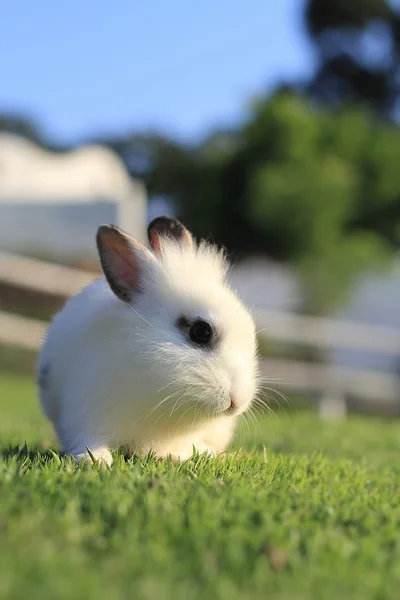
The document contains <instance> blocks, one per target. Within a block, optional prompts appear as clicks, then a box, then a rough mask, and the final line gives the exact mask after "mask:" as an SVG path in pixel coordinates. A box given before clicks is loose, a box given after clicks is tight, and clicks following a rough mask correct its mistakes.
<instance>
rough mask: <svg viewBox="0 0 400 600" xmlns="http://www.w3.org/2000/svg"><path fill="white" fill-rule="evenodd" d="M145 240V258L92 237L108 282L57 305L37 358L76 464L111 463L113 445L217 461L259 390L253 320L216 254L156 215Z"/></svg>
mask: <svg viewBox="0 0 400 600" xmlns="http://www.w3.org/2000/svg"><path fill="white" fill-rule="evenodd" d="M148 236H149V242H150V246H151V249H152V252H151V251H150V250H148V249H147V248H145V247H144V246H143V245H142V244H141V243H140V242H138V241H136V240H135V239H133V238H132V237H130V236H129V235H128V234H127V233H125V232H124V231H122V230H121V229H119V228H118V227H115V226H113V225H103V226H101V227H99V229H98V232H97V247H98V251H99V255H100V260H101V264H102V268H103V271H104V275H105V277H103V278H102V279H100V280H98V281H96V282H94V283H93V284H91V285H89V286H87V287H86V288H84V289H83V290H82V291H81V292H80V293H79V294H77V295H76V296H74V297H73V298H71V299H70V300H69V301H68V302H67V303H66V305H65V306H64V308H63V309H62V310H61V311H60V312H59V313H58V314H57V315H56V316H55V318H54V320H53V322H52V324H51V325H50V328H49V330H48V333H47V336H46V340H45V342H44V345H43V348H42V351H41V355H40V358H39V363H38V373H37V375H38V377H37V378H38V385H39V394H40V399H41V403H42V405H43V408H44V411H45V413H46V415H47V417H48V418H49V419H50V421H52V423H53V425H54V428H55V431H56V433H57V436H58V438H59V441H60V443H61V444H62V447H63V449H64V450H65V452H66V453H67V454H70V455H73V456H75V457H76V458H77V459H87V458H89V457H90V453H91V454H92V455H93V456H94V458H96V459H100V460H103V461H105V462H106V463H107V464H111V462H112V455H111V452H110V450H112V449H114V448H118V447H120V446H125V447H128V448H130V450H131V452H133V453H138V454H144V453H147V452H149V451H150V450H152V451H153V452H155V454H156V455H158V456H160V457H167V456H171V457H172V458H173V459H174V460H184V459H186V458H188V457H190V456H191V455H192V453H193V447H195V448H196V450H197V451H198V452H200V453H203V452H208V453H209V454H211V455H215V454H217V453H220V452H222V451H223V450H225V448H226V447H227V445H228V444H229V442H230V440H231V437H232V435H233V432H234V428H235V424H236V421H237V417H238V415H240V414H241V413H243V412H244V411H245V410H246V409H247V408H249V406H250V404H251V402H252V398H253V396H254V394H255V392H256V382H257V376H258V359H257V350H256V335H255V327H254V322H253V319H252V317H251V316H250V314H249V313H248V312H247V310H246V309H245V308H244V307H243V305H242V304H241V302H240V301H239V300H238V298H237V297H236V296H235V295H234V293H233V292H232V291H231V290H230V288H229V287H228V284H227V282H226V275H227V267H228V265H227V262H226V260H225V257H224V255H223V254H222V253H221V251H219V250H218V249H217V248H216V247H214V246H211V245H209V244H207V243H206V242H201V243H200V244H196V243H195V241H194V240H193V238H192V236H191V234H190V233H189V231H188V230H187V229H186V228H185V227H184V226H183V225H182V224H181V223H180V222H179V221H176V220H174V219H169V218H166V217H158V218H157V219H155V220H154V221H153V222H152V223H151V224H150V225H149V228H148ZM88 448H89V450H90V453H89V452H88Z"/></svg>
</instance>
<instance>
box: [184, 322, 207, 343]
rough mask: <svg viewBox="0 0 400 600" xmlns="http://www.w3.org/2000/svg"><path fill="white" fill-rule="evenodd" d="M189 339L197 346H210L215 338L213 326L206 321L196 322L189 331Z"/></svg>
mask: <svg viewBox="0 0 400 600" xmlns="http://www.w3.org/2000/svg"><path fill="white" fill-rule="evenodd" d="M189 337H190V339H191V340H192V342H194V343H195V344H200V345H201V346H208V345H209V344H210V343H211V340H212V337H213V330H212V328H211V325H209V324H208V323H206V322H205V321H195V322H194V323H193V325H191V327H190V329H189Z"/></svg>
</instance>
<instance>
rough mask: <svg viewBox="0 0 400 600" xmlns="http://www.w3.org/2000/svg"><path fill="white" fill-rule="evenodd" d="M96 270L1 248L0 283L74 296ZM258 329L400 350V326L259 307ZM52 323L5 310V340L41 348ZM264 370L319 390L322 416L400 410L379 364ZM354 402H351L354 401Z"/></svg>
mask: <svg viewBox="0 0 400 600" xmlns="http://www.w3.org/2000/svg"><path fill="white" fill-rule="evenodd" d="M96 277H98V275H97V274H95V273H90V272H87V271H81V270H77V269H71V268H67V267H60V266H58V265H54V264H51V263H44V262H41V261H38V260H33V259H26V258H22V257H19V256H15V255H9V254H0V283H1V282H2V283H3V284H4V283H6V284H8V285H11V286H15V287H17V288H20V289H21V290H23V289H28V290H31V291H36V292H39V293H42V294H46V295H56V296H58V297H65V298H67V297H69V296H70V295H72V294H74V293H76V292H77V291H79V290H80V289H81V288H82V287H83V286H84V285H86V284H88V283H90V282H92V281H93V280H94V279H95V278H96ZM254 315H255V319H256V321H257V326H258V329H259V330H260V329H262V330H263V335H265V337H266V338H267V339H268V340H271V341H275V342H280V343H284V344H288V345H289V346H294V345H296V344H301V345H302V346H303V347H304V346H309V347H313V348H317V349H320V350H321V351H323V350H331V349H337V348H341V349H360V350H363V351H371V352H374V353H383V354H388V355H391V356H396V357H397V356H398V357H399V359H400V331H399V330H398V329H394V328H388V327H375V326H374V327H372V326H368V325H360V324H355V323H345V322H339V321H336V320H333V319H321V318H318V319H317V318H314V317H307V316H299V315H295V314H290V313H284V312H277V311H271V310H263V311H257V310H255V311H254ZM46 326H47V324H46V323H44V322H40V321H36V320H32V319H27V318H25V317H21V316H17V315H11V314H10V313H4V312H0V342H1V343H3V344H14V345H19V346H23V347H26V348H29V349H33V350H36V349H38V348H39V346H40V344H41V341H42V339H43V335H44V332H45V330H46ZM262 372H263V375H264V376H265V378H266V380H268V379H270V381H271V383H270V384H266V385H270V386H271V387H272V388H275V389H282V390H285V391H287V392H288V393H289V394H290V392H291V391H292V392H293V391H294V392H297V393H300V394H303V395H307V396H309V395H315V396H316V397H317V399H318V407H319V411H320V413H321V415H322V416H326V417H329V416H331V417H332V416H343V415H344V414H345V413H346V411H347V408H348V406H349V403H350V406H351V405H352V406H353V407H356V409H357V410H367V411H370V412H377V413H385V414H392V415H399V416H400V378H399V377H397V376H396V375H394V374H390V373H385V372H382V371H375V370H368V371H366V370H361V369H350V368H345V367H338V366H335V365H332V364H330V363H323V364H321V363H307V362H301V361H293V360H286V359H276V358H265V359H263V361H262ZM351 403H352V404H351Z"/></svg>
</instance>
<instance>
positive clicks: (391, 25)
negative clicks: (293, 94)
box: [304, 0, 400, 116]
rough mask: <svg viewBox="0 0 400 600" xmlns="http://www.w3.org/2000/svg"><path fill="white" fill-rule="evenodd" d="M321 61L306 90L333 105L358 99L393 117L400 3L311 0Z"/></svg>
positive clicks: (399, 83) (399, 68)
mask: <svg viewBox="0 0 400 600" xmlns="http://www.w3.org/2000/svg"><path fill="white" fill-rule="evenodd" d="M304 18H305V23H306V27H307V31H308V33H309V35H310V37H311V39H312V41H313V42H314V44H315V47H316V50H317V57H318V66H317V70H316V73H315V76H314V77H313V78H312V81H311V82H310V83H309V85H307V86H306V90H307V92H308V93H309V94H311V96H312V97H313V98H315V99H317V100H318V101H322V102H324V103H327V104H329V105H332V106H337V105H339V104H342V103H349V102H357V103H363V104H367V105H368V106H370V107H372V108H373V109H374V110H376V111H378V112H379V113H381V114H383V115H386V116H388V115H389V116H392V115H393V114H394V112H395V110H396V107H397V103H398V97H399V91H400V79H399V74H400V6H399V3H398V2H397V1H390V0H351V1H348V0H307V2H306V6H305V11H304Z"/></svg>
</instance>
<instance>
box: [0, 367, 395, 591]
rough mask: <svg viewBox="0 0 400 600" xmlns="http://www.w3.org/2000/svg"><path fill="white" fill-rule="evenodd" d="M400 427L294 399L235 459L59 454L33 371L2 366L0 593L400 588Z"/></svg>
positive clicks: (265, 420)
mask: <svg viewBox="0 0 400 600" xmlns="http://www.w3.org/2000/svg"><path fill="white" fill-rule="evenodd" d="M25 441H26V443H27V445H26V446H24V443H25ZM399 441H400V423H398V422H389V421H386V422H385V421H383V420H374V419H356V418H351V419H349V420H348V421H346V422H344V423H333V424H328V423H322V422H320V421H318V420H317V419H316V418H315V417H314V416H313V415H311V414H309V413H301V412H300V413H296V412H290V413H288V414H284V413H280V414H279V417H278V418H274V417H267V416H260V418H259V427H257V428H255V427H253V428H250V430H247V428H246V427H243V428H242V431H241V432H240V433H239V436H238V441H237V442H236V445H237V446H239V445H240V446H243V447H244V448H245V450H246V452H245V453H240V454H238V455H237V456H233V457H229V458H228V459H227V460H225V461H224V460H221V459H218V460H207V459H205V458H204V457H197V458H195V459H193V460H191V461H189V462H187V463H183V464H182V465H173V464H171V463H170V462H168V461H155V460H154V459H151V458H149V459H142V460H138V459H131V460H130V461H124V459H123V458H122V457H119V456H117V458H116V464H115V465H114V466H113V467H112V469H111V470H109V471H104V470H99V469H97V468H96V467H93V466H88V467H77V466H75V465H74V464H73V463H72V461H70V460H69V459H61V458H59V456H58V455H57V454H54V455H52V454H51V453H48V452H47V450H48V448H49V447H52V448H56V446H55V442H54V439H53V437H52V434H51V430H50V428H49V426H48V425H47V423H46V422H45V421H44V419H43V418H42V416H41V414H40V411H39V410H38V407H37V405H36V400H35V392H34V388H33V385H32V383H31V381H30V380H29V379H24V378H21V377H17V376H15V375H14V376H11V375H8V376H6V375H0V451H1V458H0V541H1V543H0V597H1V598H10V599H11V598H18V599H20V598H21V599H22V598H24V599H25V598H29V599H36V598H37V599H38V600H39V599H40V600H47V599H49V600H50V599H51V600H54V599H55V598H57V599H59V598H60V599H63V598H68V599H70V598H71V599H72V598H73V599H74V600H79V599H85V600H86V599H92V598H93V599H94V598H96V599H99V598H100V599H102V598H104V599H107V600H114V599H115V600H116V599H118V600H119V599H121V600H122V599H124V600H125V599H127V598H129V599H130V598H132V599H135V600H136V599H138V600H141V599H146V600H147V599H148V600H153V599H157V600H164V599H165V600H167V599H168V600H169V599H173V600H180V599H185V600H190V599H192V598H196V599H197V598H198V599H211V600H213V599H227V600H228V599H229V600H231V599H235V598H242V599H246V600H247V599H248V600H250V599H256V600H258V599H259V598H260V599H261V598H267V599H273V600H275V599H276V600H278V599H279V600H299V599H302V600H303V599H304V600H305V599H307V600H309V599H310V600H314V599H315V600H325V599H332V600H333V599H335V600H336V599H339V600H350V599H351V600H358V599H359V600H369V599H374V600H383V599H391V598H393V599H395V598H396V599H397V598H398V597H399V591H398V589H399V585H400V461H399ZM18 444H19V449H18V448H16V446H17V445H18Z"/></svg>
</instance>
